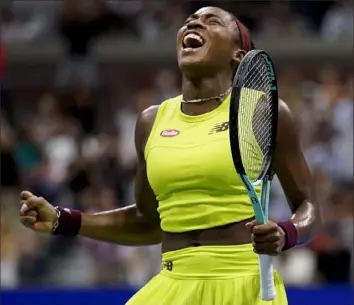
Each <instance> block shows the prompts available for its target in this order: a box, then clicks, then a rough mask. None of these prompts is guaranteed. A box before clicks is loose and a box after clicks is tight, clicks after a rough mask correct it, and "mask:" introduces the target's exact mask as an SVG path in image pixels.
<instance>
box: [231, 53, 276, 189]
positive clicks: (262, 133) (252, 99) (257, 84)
mask: <svg viewBox="0 0 354 305" xmlns="http://www.w3.org/2000/svg"><path fill="white" fill-rule="evenodd" d="M244 80H245V81H244V84H243V88H242V90H241V99H242V100H241V102H240V105H239V111H240V115H239V117H238V119H239V143H240V152H241V158H242V163H243V165H244V168H245V171H246V174H247V176H248V177H249V178H250V179H251V181H252V182H255V181H257V180H259V179H261V178H262V177H260V175H261V173H262V169H263V168H264V167H265V166H266V165H267V158H268V156H269V155H270V154H271V143H272V121H273V115H274V109H273V102H272V98H271V94H270V92H271V84H272V80H271V77H270V75H269V73H268V66H267V63H266V62H265V60H264V59H263V57H261V56H258V57H255V58H254V59H253V63H252V64H251V65H249V68H248V69H247V71H246V74H245V78H244Z"/></svg>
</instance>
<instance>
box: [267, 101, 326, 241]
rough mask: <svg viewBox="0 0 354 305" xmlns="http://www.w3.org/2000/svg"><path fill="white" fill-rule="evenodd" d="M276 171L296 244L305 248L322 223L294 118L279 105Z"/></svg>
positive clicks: (280, 102)
mask: <svg viewBox="0 0 354 305" xmlns="http://www.w3.org/2000/svg"><path fill="white" fill-rule="evenodd" d="M274 158H275V159H274V167H275V171H276V174H277V176H278V178H279V181H280V183H281V185H282V188H283V190H284V193H285V195H286V197H287V199H288V204H289V206H290V209H291V211H292V213H293V215H292V217H291V219H290V221H291V222H292V223H293V224H294V225H295V227H296V229H297V233H298V239H297V244H306V243H308V242H310V241H311V240H312V238H313V237H314V235H315V234H316V233H317V232H318V229H319V228H320V226H321V224H322V221H321V216H320V213H319V207H318V202H317V201H316V194H315V191H314V183H313V179H312V175H311V172H310V169H309V166H308V164H307V162H306V160H305V157H304V154H303V151H302V148H301V143H300V137H299V133H298V131H297V128H296V126H295V122H294V119H293V117H292V114H291V112H290V110H289V108H288V107H287V105H286V104H285V103H284V102H283V101H279V120H278V134H277V146H276V153H275V157H274Z"/></svg>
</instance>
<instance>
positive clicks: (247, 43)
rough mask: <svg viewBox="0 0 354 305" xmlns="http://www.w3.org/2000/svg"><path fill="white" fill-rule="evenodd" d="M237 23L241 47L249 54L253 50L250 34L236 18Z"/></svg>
mask: <svg viewBox="0 0 354 305" xmlns="http://www.w3.org/2000/svg"><path fill="white" fill-rule="evenodd" d="M235 21H236V24H237V27H238V31H239V32H240V38H241V47H242V49H243V50H244V51H246V52H249V51H251V50H252V43H251V36H250V32H249V31H248V29H247V28H246V27H245V26H244V24H243V23H242V22H241V21H240V20H238V19H237V18H235Z"/></svg>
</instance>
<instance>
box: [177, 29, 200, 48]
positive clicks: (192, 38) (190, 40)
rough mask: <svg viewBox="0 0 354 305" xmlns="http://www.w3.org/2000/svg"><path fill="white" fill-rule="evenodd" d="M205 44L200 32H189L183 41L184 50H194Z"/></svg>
mask: <svg viewBox="0 0 354 305" xmlns="http://www.w3.org/2000/svg"><path fill="white" fill-rule="evenodd" d="M203 45H204V39H203V37H202V36H200V35H199V34H198V33H195V32H194V33H187V34H186V35H185V36H184V38H183V42H182V47H183V49H184V50H194V49H198V48H201V47H202V46H203Z"/></svg>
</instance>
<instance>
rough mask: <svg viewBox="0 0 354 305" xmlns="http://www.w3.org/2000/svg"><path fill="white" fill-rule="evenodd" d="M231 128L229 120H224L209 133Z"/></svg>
mask: <svg viewBox="0 0 354 305" xmlns="http://www.w3.org/2000/svg"><path fill="white" fill-rule="evenodd" d="M228 129H229V122H224V123H221V124H216V125H215V126H214V127H213V129H212V130H210V131H209V134H214V133H218V132H222V131H226V130H228Z"/></svg>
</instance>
